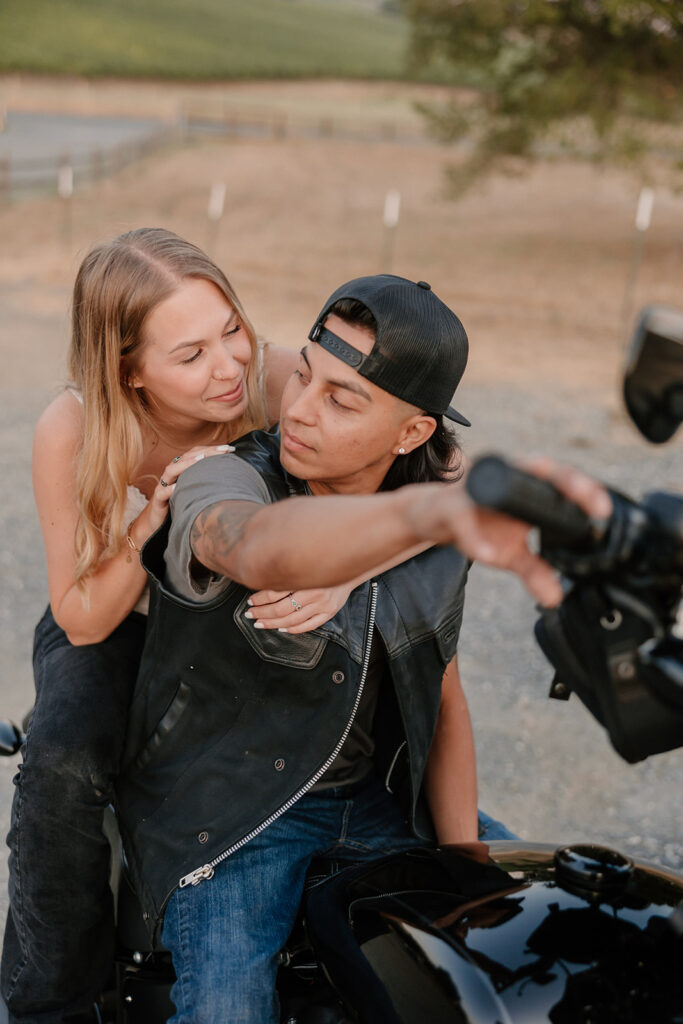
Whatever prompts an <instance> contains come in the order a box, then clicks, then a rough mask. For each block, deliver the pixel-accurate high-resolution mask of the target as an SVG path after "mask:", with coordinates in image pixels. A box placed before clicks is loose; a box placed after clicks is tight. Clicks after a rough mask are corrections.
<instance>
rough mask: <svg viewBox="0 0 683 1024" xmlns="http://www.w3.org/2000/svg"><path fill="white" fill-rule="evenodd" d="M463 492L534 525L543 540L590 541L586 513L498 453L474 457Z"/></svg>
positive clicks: (572, 543) (568, 544)
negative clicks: (478, 457)
mask: <svg viewBox="0 0 683 1024" xmlns="http://www.w3.org/2000/svg"><path fill="white" fill-rule="evenodd" d="M467 492H468V494H469V496H470V497H471V498H472V500H473V501H475V502H476V503H477V505H483V506H485V507H486V508H491V509H495V510H497V511H498V512H504V513H505V514H506V515H509V516H513V517H514V518H515V519H521V520H522V521H523V522H525V523H529V524H530V525H531V526H538V527H539V528H540V530H541V531H542V534H543V540H544V542H546V543H550V544H555V545H559V546H562V547H572V546H575V545H580V544H581V543H582V542H583V543H585V542H586V541H588V540H590V538H591V536H592V524H591V520H590V518H589V516H587V515H586V513H585V512H584V511H583V509H581V508H579V506H578V505H575V504H574V503H573V502H571V501H569V500H568V499H567V498H565V497H564V495H562V494H560V492H559V491H558V490H557V488H556V487H553V485H552V484H551V483H548V482H547V481H546V480H539V478H538V477H536V476H532V475H531V474H529V473H525V472H524V471H523V470H521V469H517V467H516V466H512V465H510V463H508V462H506V461H505V460H504V459H502V458H500V456H498V455H485V456H483V457H482V458H480V459H477V460H476V461H475V462H474V464H473V466H472V468H471V469H470V472H469V475H468V477H467Z"/></svg>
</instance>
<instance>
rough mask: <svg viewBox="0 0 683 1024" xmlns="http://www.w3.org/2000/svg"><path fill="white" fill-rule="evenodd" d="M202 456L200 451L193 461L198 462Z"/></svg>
mask: <svg viewBox="0 0 683 1024" xmlns="http://www.w3.org/2000/svg"><path fill="white" fill-rule="evenodd" d="M203 458H204V452H202V453H201V454H200V455H195V457H194V461H195V462H199V460H200V459H203Z"/></svg>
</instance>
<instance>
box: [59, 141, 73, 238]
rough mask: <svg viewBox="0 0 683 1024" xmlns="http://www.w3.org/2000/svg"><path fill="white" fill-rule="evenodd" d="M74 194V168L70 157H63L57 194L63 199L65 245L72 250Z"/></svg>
mask: <svg viewBox="0 0 683 1024" xmlns="http://www.w3.org/2000/svg"><path fill="white" fill-rule="evenodd" d="M73 194H74V169H73V166H72V164H71V161H70V160H69V157H68V156H67V157H62V160H61V161H60V164H59V170H58V171H57V195H58V196H59V198H60V199H61V200H62V203H63V210H64V215H63V218H62V234H63V238H64V247H65V249H67V251H71V239H72V235H73V210H72V200H73Z"/></svg>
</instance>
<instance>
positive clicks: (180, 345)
mask: <svg viewBox="0 0 683 1024" xmlns="http://www.w3.org/2000/svg"><path fill="white" fill-rule="evenodd" d="M236 316H237V310H236V309H233V311H232V313H231V314H230V316H229V317H228V319H227V320H226V321H225V324H224V325H223V330H222V331H221V334H225V332H226V331H227V329H228V327H230V325H231V323H232V322H233V320H234V319H235V317H236ZM203 341H204V339H203V338H198V339H197V340H196V341H180V342H178V344H177V345H174V346H173V348H172V349H171V351H170V352H169V353H168V354H169V355H170V356H172V355H173V353H174V352H178V351H179V350H180V349H181V348H190V346H191V345H201V344H202V343H203Z"/></svg>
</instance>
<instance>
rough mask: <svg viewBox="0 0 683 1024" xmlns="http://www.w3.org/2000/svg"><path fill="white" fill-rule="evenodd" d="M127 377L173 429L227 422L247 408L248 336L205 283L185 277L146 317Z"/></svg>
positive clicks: (211, 286)
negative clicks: (133, 367) (137, 357)
mask: <svg viewBox="0 0 683 1024" xmlns="http://www.w3.org/2000/svg"><path fill="white" fill-rule="evenodd" d="M141 340H142V346H141V348H140V349H139V352H140V355H139V361H138V365H137V367H136V369H135V370H134V371H133V372H132V374H131V375H130V383H131V384H132V385H133V387H136V388H144V390H145V394H146V396H147V399H148V403H149V407H150V411H151V413H152V415H153V416H154V418H155V419H159V420H160V421H161V422H163V423H165V424H166V425H173V426H176V427H183V426H187V427H192V426H196V424H197V422H198V421H204V422H209V423H228V422H230V421H231V420H235V419H237V418H238V417H239V416H241V415H242V414H243V413H244V412H246V409H247V386H246V385H247V380H246V378H247V372H248V368H249V362H250V359H251V345H250V343H249V336H248V334H247V332H246V330H245V329H244V326H243V324H242V321H241V319H240V316H239V314H238V313H237V312H236V310H235V309H233V307H232V306H231V304H230V303H229V302H228V300H227V299H226V297H225V296H224V295H223V293H222V292H221V291H220V289H219V288H217V287H216V285H215V284H213V282H211V281H206V280H204V279H203V278H188V279H187V280H185V281H183V283H182V284H181V285H180V286H179V287H178V288H177V289H176V291H174V292H173V293H172V294H171V295H169V296H168V298H166V299H164V300H163V301H162V302H160V303H159V305H158V306H156V307H155V308H154V309H153V310H152V312H151V313H150V314H149V316H148V317H147V319H146V320H145V323H144V325H143V328H142V339H141Z"/></svg>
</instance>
